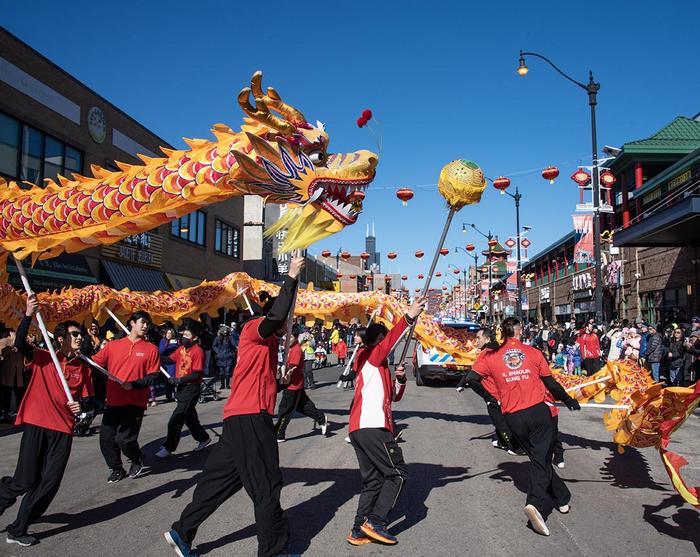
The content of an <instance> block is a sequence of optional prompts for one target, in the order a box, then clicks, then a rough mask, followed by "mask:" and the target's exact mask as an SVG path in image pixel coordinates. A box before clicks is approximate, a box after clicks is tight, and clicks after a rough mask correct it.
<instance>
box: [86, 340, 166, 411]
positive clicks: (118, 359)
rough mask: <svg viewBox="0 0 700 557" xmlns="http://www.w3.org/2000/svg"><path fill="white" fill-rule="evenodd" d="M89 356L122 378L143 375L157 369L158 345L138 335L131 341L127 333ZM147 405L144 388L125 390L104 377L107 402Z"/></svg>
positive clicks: (111, 404)
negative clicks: (126, 335) (135, 339)
mask: <svg viewBox="0 0 700 557" xmlns="http://www.w3.org/2000/svg"><path fill="white" fill-rule="evenodd" d="M92 359H93V360H95V363H97V364H99V365H101V366H102V367H103V368H105V369H107V371H109V372H110V373H111V374H112V375H114V376H116V377H118V378H119V379H121V380H122V381H124V382H126V381H137V380H138V379H143V378H144V377H145V376H146V375H148V374H149V373H155V372H157V371H158V370H159V369H160V354H159V353H158V348H157V347H156V346H155V345H154V344H151V343H150V342H146V341H145V340H142V339H138V340H137V341H136V342H132V341H131V340H129V337H124V338H121V339H119V340H112V341H110V342H108V343H107V344H106V345H105V347H104V348H103V349H102V350H100V351H99V352H98V353H97V354H95V355H94V356H93V357H92ZM147 405H148V389H133V390H131V391H127V390H126V389H123V388H122V386H121V385H120V384H119V383H117V382H116V381H107V406H139V407H141V408H146V406H147Z"/></svg>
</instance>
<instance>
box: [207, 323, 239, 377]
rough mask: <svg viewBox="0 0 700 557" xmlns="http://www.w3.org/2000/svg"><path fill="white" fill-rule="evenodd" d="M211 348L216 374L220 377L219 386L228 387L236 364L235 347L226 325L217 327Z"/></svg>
mask: <svg viewBox="0 0 700 557" xmlns="http://www.w3.org/2000/svg"><path fill="white" fill-rule="evenodd" d="M211 350H212V353H213V354H214V364H215V365H216V376H217V377H220V378H221V388H222V389H230V388H231V375H232V373H233V368H234V366H235V365H236V357H237V349H236V345H235V343H234V341H233V337H232V336H231V329H229V327H227V326H226V325H221V327H219V331H218V333H217V335H216V338H215V339H214V342H213V343H212V347H211Z"/></svg>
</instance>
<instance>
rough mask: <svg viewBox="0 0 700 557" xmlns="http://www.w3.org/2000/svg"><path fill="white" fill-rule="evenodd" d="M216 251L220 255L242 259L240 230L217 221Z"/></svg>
mask: <svg viewBox="0 0 700 557" xmlns="http://www.w3.org/2000/svg"><path fill="white" fill-rule="evenodd" d="M214 249H215V250H216V251H217V252H218V253H222V254H224V255H228V256H229V257H234V258H235V259H240V231H239V230H238V228H236V227H235V226H231V225H230V224H226V223H225V222H222V221H220V220H218V219H217V221H216V227H215V239H214Z"/></svg>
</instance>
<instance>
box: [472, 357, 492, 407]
mask: <svg viewBox="0 0 700 557" xmlns="http://www.w3.org/2000/svg"><path fill="white" fill-rule="evenodd" d="M491 351H492V350H491V349H490V348H486V349H484V350H482V351H481V352H479V355H478V356H477V357H476V360H475V361H474V363H476V362H478V361H479V358H483V357H484V356H485V355H486V354H488V353H489V352H491ZM472 369H473V366H472ZM475 371H476V370H475ZM481 384H482V386H483V387H484V389H486V391H487V392H488V393H489V394H490V395H491V396H492V397H493V398H495V399H496V400H498V389H496V383H494V381H493V378H492V377H490V376H489V377H484V378H483V379H482V380H481Z"/></svg>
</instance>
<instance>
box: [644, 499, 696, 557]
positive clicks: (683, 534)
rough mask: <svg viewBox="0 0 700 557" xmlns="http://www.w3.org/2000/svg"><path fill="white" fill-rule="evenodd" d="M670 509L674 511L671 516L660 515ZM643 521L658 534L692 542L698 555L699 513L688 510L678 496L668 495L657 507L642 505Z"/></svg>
mask: <svg viewBox="0 0 700 557" xmlns="http://www.w3.org/2000/svg"><path fill="white" fill-rule="evenodd" d="M670 508H674V509H676V510H675V512H674V513H673V514H672V515H671V516H668V517H666V516H663V515H662V514H661V511H663V510H664V509H670ZM644 520H646V521H647V522H648V523H649V524H650V525H651V526H653V527H654V528H655V529H656V531H657V532H658V533H659V534H664V535H666V536H669V537H671V538H675V539H677V540H686V541H689V542H692V543H693V544H694V545H695V551H697V552H698V553H700V513H698V511H696V510H695V509H692V508H690V507H689V506H688V505H687V503H686V502H685V501H683V499H682V498H681V496H680V495H678V494H673V495H669V496H668V497H666V499H664V500H663V501H662V502H661V503H659V504H658V505H644Z"/></svg>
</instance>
